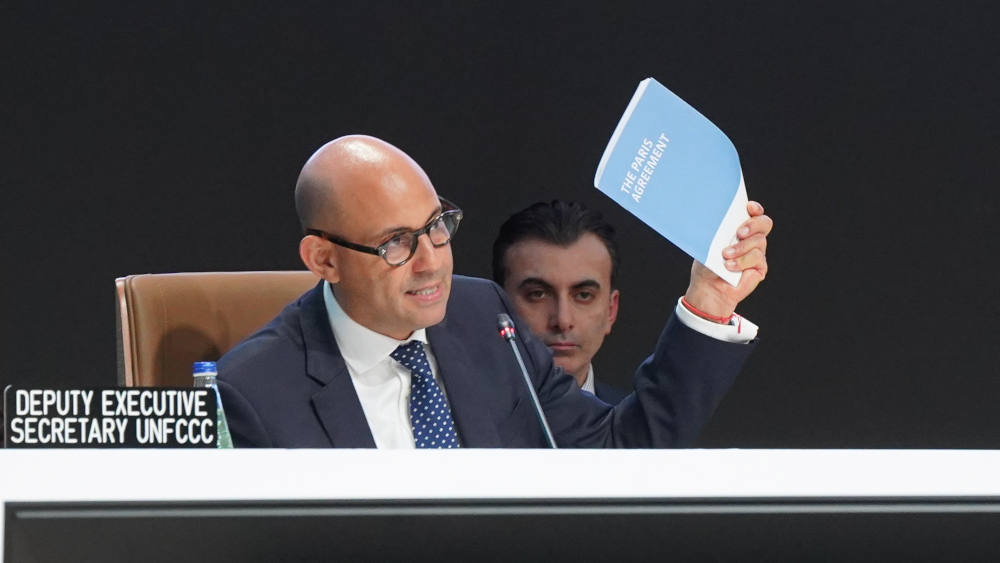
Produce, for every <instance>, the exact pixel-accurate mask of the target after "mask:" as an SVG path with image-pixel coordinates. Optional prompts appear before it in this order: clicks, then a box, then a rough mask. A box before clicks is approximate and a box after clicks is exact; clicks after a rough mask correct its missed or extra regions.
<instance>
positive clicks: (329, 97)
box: [0, 2, 1000, 448]
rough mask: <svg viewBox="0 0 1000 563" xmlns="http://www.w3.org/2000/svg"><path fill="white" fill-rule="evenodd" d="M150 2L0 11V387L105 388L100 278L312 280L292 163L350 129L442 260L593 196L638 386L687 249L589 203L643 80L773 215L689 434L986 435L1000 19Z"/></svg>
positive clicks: (610, 363) (607, 375)
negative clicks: (524, 215)
mask: <svg viewBox="0 0 1000 563" xmlns="http://www.w3.org/2000/svg"><path fill="white" fill-rule="evenodd" d="M163 4H164V5H157V6H152V5H147V3H139V4H138V5H133V4H130V3H124V2H123V3H118V4H115V3H103V4H101V5H99V6H96V7H85V8H79V7H71V5H70V4H69V3H66V5H59V3H24V4H20V5H10V4H5V6H4V7H2V8H0V32H2V33H0V47H2V48H3V52H4V56H3V57H2V59H0V65H2V67H0V69H2V74H0V82H2V85H0V131H2V135H0V142H2V146H0V149H2V152H0V154H2V155H3V156H2V162H3V165H2V166H0V182H2V190H3V192H2V194H3V195H2V198H3V199H2V205H0V224H2V233H3V244H2V245H0V248H2V250H0V252H2V255H0V263H2V264H3V266H4V269H5V275H4V281H3V284H2V305H0V307H2V308H0V311H2V314H3V335H2V343H3V349H2V354H0V384H16V385H21V386H31V387H42V386H50V385H59V386H71V387H84V386H91V385H113V384H114V381H115V363H114V338H113V335H114V317H113V310H114V305H113V303H114V301H113V293H114V292H113V287H114V286H113V281H114V278H115V277H117V276H122V275H126V274H133V273H145V272H172V271H203V270H204V271H209V270H255V269H298V268H300V267H301V266H300V264H299V261H298V257H297V252H296V245H297V240H298V225H297V222H296V220H295V215H294V208H293V205H292V188H293V185H294V181H295V177H296V176H297V174H298V171H299V168H300V167H301V165H302V163H303V162H304V161H305V159H306V158H307V157H308V156H309V154H311V153H312V151H313V150H315V149H316V148H317V147H318V146H320V145H321V144H322V143H324V142H326V141H327V140H329V139H332V138H334V137H337V136H340V135H343V134H347V133H355V132H361V133H368V134H372V135H376V136H379V137H382V138H384V139H386V140H388V141H390V142H392V143H394V144H396V145H397V146H399V147H400V148H402V149H403V150H405V151H407V152H408V153H410V154H411V155H412V156H413V157H414V158H415V159H416V160H417V161H418V162H419V163H421V164H422V165H423V167H424V168H425V170H426V171H427V172H428V174H429V175H430V177H431V179H432V180H433V181H434V183H435V186H436V187H437V190H438V192H439V193H441V194H442V195H445V196H448V197H450V198H451V199H453V200H454V201H456V202H457V203H458V204H459V205H461V206H462V207H463V209H464V210H465V212H466V217H467V219H466V223H465V224H464V225H463V229H462V231H461V232H460V233H459V238H458V239H456V241H455V245H454V251H455V262H456V272H458V273H463V274H470V275H480V276H488V274H489V271H488V268H489V247H490V244H491V242H492V239H493V235H494V234H495V232H496V229H497V228H498V227H499V225H500V223H501V222H502V221H503V220H504V219H505V218H506V217H507V216H508V215H509V214H510V213H512V212H513V211H515V210H517V209H520V208H521V207H524V206H525V205H527V204H529V203H531V202H533V201H535V200H538V199H549V198H553V197H559V198H564V199H577V200H582V201H584V202H586V203H588V204H590V205H592V206H594V207H596V208H598V209H600V210H601V211H603V212H604V213H605V215H606V216H607V217H608V218H609V219H610V220H611V221H612V222H613V223H614V224H616V225H617V226H618V228H619V231H620V236H621V243H622V245H623V247H624V249H623V251H622V255H623V269H622V272H621V286H620V287H621V290H622V311H621V315H620V317H619V321H618V324H617V325H616V328H615V331H614V332H613V334H612V335H611V337H609V340H608V341H607V343H606V345H605V348H604V349H602V351H601V353H600V354H599V356H598V358H597V361H596V366H597V370H598V374H599V376H600V377H601V378H603V379H605V380H609V381H612V382H617V383H621V384H625V383H627V382H628V379H629V377H630V373H631V370H632V368H633V366H635V365H636V364H637V363H638V362H639V361H640V360H641V359H642V357H643V356H644V355H645V354H646V353H648V351H649V350H650V349H651V348H652V344H653V342H654V340H655V338H656V336H657V334H658V332H659V328H660V326H661V325H662V323H663V321H664V320H665V318H666V316H667V315H668V313H669V311H670V309H671V308H672V307H673V304H674V302H675V300H676V298H677V296H678V295H680V294H681V293H682V292H683V291H684V289H685V287H686V285H687V276H688V268H689V264H690V261H689V260H688V259H687V258H686V257H685V256H684V255H683V254H682V253H681V252H680V251H678V250H677V249H676V248H674V247H673V246H672V245H670V244H669V243H667V242H666V241H664V240H663V239H662V238H660V237H659V236H658V235H656V234H655V233H654V232H652V231H651V230H650V229H648V228H646V227H645V226H643V225H642V224H640V223H638V221H637V220H635V219H634V218H632V217H631V216H629V215H628V214H627V213H625V212H624V211H622V210H621V209H620V208H618V207H617V206H616V205H615V204H614V203H612V202H611V201H610V200H608V199H607V198H605V197H604V196H603V195H601V194H600V193H598V192H597V191H596V190H594V189H593V188H591V187H590V186H591V185H592V179H593V174H594V170H595V168H596V166H597V162H598V160H599V158H600V155H601V152H602V151H603V149H604V146H605V144H606V143H607V140H608V138H609V136H610V134H611V131H612V130H613V129H614V126H615V124H616V123H617V120H618V118H619V117H620V115H621V112H622V110H623V109H624V107H625V105H626V103H627V102H628V100H629V98H630V96H631V95H632V92H633V91H634V89H635V86H636V84H637V83H638V82H639V81H640V80H641V79H643V78H645V77H647V76H653V77H656V78H657V79H658V80H660V81H661V82H662V83H664V84H665V85H666V86H667V87H668V88H670V89H672V90H673V91H674V92H675V93H677V94H678V95H680V96H681V97H682V98H684V99H685V100H686V101H688V102H689V103H691V104H692V105H694V106H695V107H696V108H698V109H699V110H700V111H701V112H702V113H704V114H705V115H706V116H708V117H709V118H710V119H711V120H712V121H714V122H715V123H716V124H717V125H718V126H719V127H720V128H721V129H722V130H723V131H725V132H726V133H727V135H728V136H729V137H730V138H731V139H732V141H733V142H734V143H735V145H736V147H737V149H738V150H739V152H740V157H741V162H742V165H743V172H744V175H745V177H746V181H747V186H748V191H749V194H750V196H751V198H752V199H757V200H759V201H761V202H763V203H764V205H765V207H766V209H767V211H768V214H769V215H771V216H772V217H773V218H774V219H775V223H776V227H775V230H774V232H773V234H772V235H771V237H770V246H769V262H770V267H771V274H770V276H769V278H768V279H767V281H766V282H765V283H764V284H763V285H761V286H760V288H758V290H757V292H756V293H755V294H754V295H752V296H751V297H750V298H749V299H748V300H747V301H746V302H745V303H744V304H743V305H742V306H741V307H740V312H741V313H743V314H744V315H745V316H747V317H748V318H750V319H752V320H754V321H755V322H757V323H758V324H759V325H761V335H760V336H761V344H760V346H759V348H758V350H757V351H756V352H755V353H754V355H753V356H752V358H751V360H750V362H749V364H748V365H747V367H746V369H745V371H744V373H743V374H742V376H741V377H740V379H739V380H738V382H737V384H736V385H735V387H734V388H733V390H732V391H731V392H730V394H729V395H728V396H727V398H726V399H725V400H724V402H723V403H722V405H721V406H720V408H719V410H718V411H717V413H716V416H715V418H714V419H713V421H712V422H711V423H710V425H709V426H708V428H706V430H705V432H704V434H703V436H702V440H701V445H703V446H707V447H816V448H818V447H977V448H978V447H987V448H996V447H1000V424H998V423H997V421H998V419H1000V415H998V414H997V412H998V410H997V407H996V401H997V398H998V397H1000V378H998V377H997V376H998V375H1000V373H998V372H1000V370H998V369H997V367H996V365H997V360H996V357H997V352H998V348H1000V345H998V338H997V337H998V328H997V327H998V326H1000V325H998V322H1000V306H998V304H1000V299H998V298H997V292H996V290H995V289H994V286H995V283H994V277H993V276H994V271H995V270H996V268H995V267H994V262H995V261H996V260H998V259H1000V258H998V257H1000V252H998V250H1000V246H998V242H997V239H998V237H997V233H998V232H1000V230H998V229H997V228H996V226H995V221H996V218H997V215H998V214H997V199H998V198H997V197H996V196H995V195H994V192H995V189H996V178H997V176H998V168H1000V166H998V162H1000V158H998V156H1000V153H998V148H1000V141H998V134H1000V130H998V118H997V116H998V113H1000V112H998V110H997V107H996V105H997V98H998V96H997V93H998V85H1000V81H998V77H997V71H998V68H997V66H998V64H997V62H998V61H1000V48H998V45H1000V42H998V41H997V39H996V30H995V24H996V23H997V22H998V21H1000V18H998V16H1000V9H998V8H997V7H996V4H994V3H988V2H962V3H955V4H954V5H953V4H951V3H945V2H933V3H931V2H921V3H910V2H836V3H822V4H818V3H817V4H816V5H813V4H814V3H795V2H763V3H754V2H739V3H736V2H732V3H717V2H699V3H692V4H671V3H666V2H659V3H652V2H647V3H635V4H622V3H618V2H616V3H609V4H605V5H592V4H590V3H579V2H565V3H539V4H536V3H523V4H519V3H503V2H496V3H494V2H481V3H473V2H462V3H455V4H454V5H452V4H451V3H443V2H442V3H436V2H419V3H418V2H413V3H381V2H374V3H373V2H365V3H363V4H360V3H359V4H356V5H348V4H344V5H341V4H339V3H334V2H315V3H305V2H299V3H273V4H268V3H252V2H246V3H234V4H231V5H225V4H216V3H213V4H211V5H204V4H203V3H196V2H192V3H163Z"/></svg>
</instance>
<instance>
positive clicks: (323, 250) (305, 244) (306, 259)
mask: <svg viewBox="0 0 1000 563" xmlns="http://www.w3.org/2000/svg"><path fill="white" fill-rule="evenodd" d="M299 258H301V259H302V263H303V264H305V265H306V268H309V271H310V272H312V273H314V274H316V275H317V276H319V277H321V278H323V279H324V280H326V281H328V282H330V283H337V282H339V281H340V270H339V269H337V264H336V262H335V256H334V253H333V248H332V245H331V244H330V243H329V242H327V241H325V240H323V239H321V238H319V237H318V236H316V235H306V236H304V237H302V240H301V241H299Z"/></svg>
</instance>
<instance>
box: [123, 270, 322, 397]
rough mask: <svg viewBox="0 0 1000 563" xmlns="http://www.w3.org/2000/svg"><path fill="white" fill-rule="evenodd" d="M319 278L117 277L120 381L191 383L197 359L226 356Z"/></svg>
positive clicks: (271, 275) (251, 274)
mask: <svg viewBox="0 0 1000 563" xmlns="http://www.w3.org/2000/svg"><path fill="white" fill-rule="evenodd" d="M317 281H319V280H318V278H317V277H316V276H315V275H313V274H312V273H311V272H199V273H181V274H142V275H135V276H126V277H124V278H118V279H116V280H115V288H116V290H117V294H118V299H117V301H116V303H117V313H118V314H117V315H116V316H115V328H116V332H117V337H118V338H117V341H116V347H117V348H118V384H119V385H126V386H174V387H187V386H190V385H191V366H192V364H193V363H194V362H199V361H214V360H217V359H219V357H220V356H222V355H223V354H225V353H226V352H228V351H229V350H230V349H231V348H232V347H233V346H235V345H236V344H238V343H239V342H240V341H241V340H243V339H244V338H246V337H247V336H249V335H251V334H253V332H254V331H256V330H257V329H258V328H260V327H262V326H264V325H265V324H267V322H268V321H270V320H271V319H272V318H274V316H275V315H277V314H278V312H279V311H281V309H282V308H283V307H284V306H285V305H287V304H288V303H291V302H292V301H294V300H295V299H296V298H297V297H298V296H299V295H302V294H303V293H305V292H306V291H307V290H309V289H310V288H311V287H312V286H314V285H316V282H317Z"/></svg>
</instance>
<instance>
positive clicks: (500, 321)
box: [497, 313, 557, 449]
mask: <svg viewBox="0 0 1000 563" xmlns="http://www.w3.org/2000/svg"><path fill="white" fill-rule="evenodd" d="M497 329H499V330H500V336H501V337H503V339H504V340H506V341H507V342H510V349H511V350H513V351H514V357H515V358H517V365H518V366H520V368H521V375H523V376H524V384H525V385H527V386H528V393H530V394H531V402H532V403H534V405H535V414H536V415H538V422H539V423H540V424H541V425H542V430H544V431H545V439H546V440H547V441H548V442H549V447H550V448H553V449H556V447H557V446H556V439H555V438H553V437H552V430H551V429H550V428H549V421H548V420H546V419H545V413H543V412H542V405H541V404H540V403H539V402H538V395H536V394H535V386H534V385H532V383H531V378H530V377H528V370H527V368H525V367H524V360H523V359H521V352H520V351H519V350H518V349H517V344H516V343H515V342H514V339H515V338H517V333H516V331H515V330H514V321H512V320H510V315H508V314H506V313H500V314H499V315H497Z"/></svg>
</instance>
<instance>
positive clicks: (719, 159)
mask: <svg viewBox="0 0 1000 563" xmlns="http://www.w3.org/2000/svg"><path fill="white" fill-rule="evenodd" d="M594 186H595V187H597V189H599V190H601V191H602V192H604V193H605V194H606V195H607V196H608V197H610V198H611V199H613V200H615V201H616V202H618V204H619V205H621V206H622V207H624V208H625V209H627V210H628V211H629V212H630V213H632V214H633V215H635V216H636V217H638V218H639V220H641V221H642V222H643V223H645V224H647V225H649V226H650V227H652V228H653V230H655V231H656V232H658V233H660V234H661V235H663V236H664V237H666V238H667V239H668V240H669V241H671V242H673V243H674V244H676V245H677V246H678V247H679V248H680V249H681V250H683V251H684V252H687V253H688V254H689V255H690V256H691V257H692V258H694V259H695V260H697V261H699V262H701V263H702V264H704V265H705V266H706V267H708V268H709V269H710V270H712V271H713V272H715V273H716V274H717V275H718V276H719V277H721V278H722V279H724V280H726V281H727V282H729V283H730V284H732V285H734V286H735V285H737V284H738V283H739V280H740V273H739V272H730V271H729V270H727V269H726V268H725V265H724V262H725V260H724V259H723V257H722V249H724V248H725V247H727V246H729V245H730V244H733V243H735V242H736V240H737V239H736V229H738V228H739V226H740V225H741V224H742V223H743V222H744V221H746V220H747V219H749V218H750V216H749V214H747V193H746V187H745V186H744V184H743V172H742V170H741V169H740V157H739V155H738V154H736V147H734V146H733V143H732V141H730V140H729V138H728V137H726V135H725V133H723V132H722V131H721V130H720V129H719V128H718V127H716V126H715V124H713V123H712V122H711V121H709V120H708V119H707V118H706V117H705V116H703V115H702V114H700V113H698V111H697V110H695V109H694V108H693V107H691V106H689V105H688V104H687V103H686V102H685V101H684V100H682V99H680V98H679V97H677V95H676V94H674V93H673V92H671V91H670V90H667V89H666V88H665V87H664V86H663V85H662V84H660V83H659V82H657V81H656V80H654V79H652V78H647V79H645V80H643V81H642V82H640V83H639V87H638V88H637V89H636V91H635V94H634V95H633V96H632V101H630V102H629V104H628V107H627V108H625V113H624V115H622V118H621V120H620V121H619V122H618V126H617V127H616V128H615V132H614V133H613V134H612V135H611V140H610V141H609V142H608V146H607V148H606V149H604V156H602V157H601V163H600V164H599V165H598V167H597V174H596V175H595V176H594Z"/></svg>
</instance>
